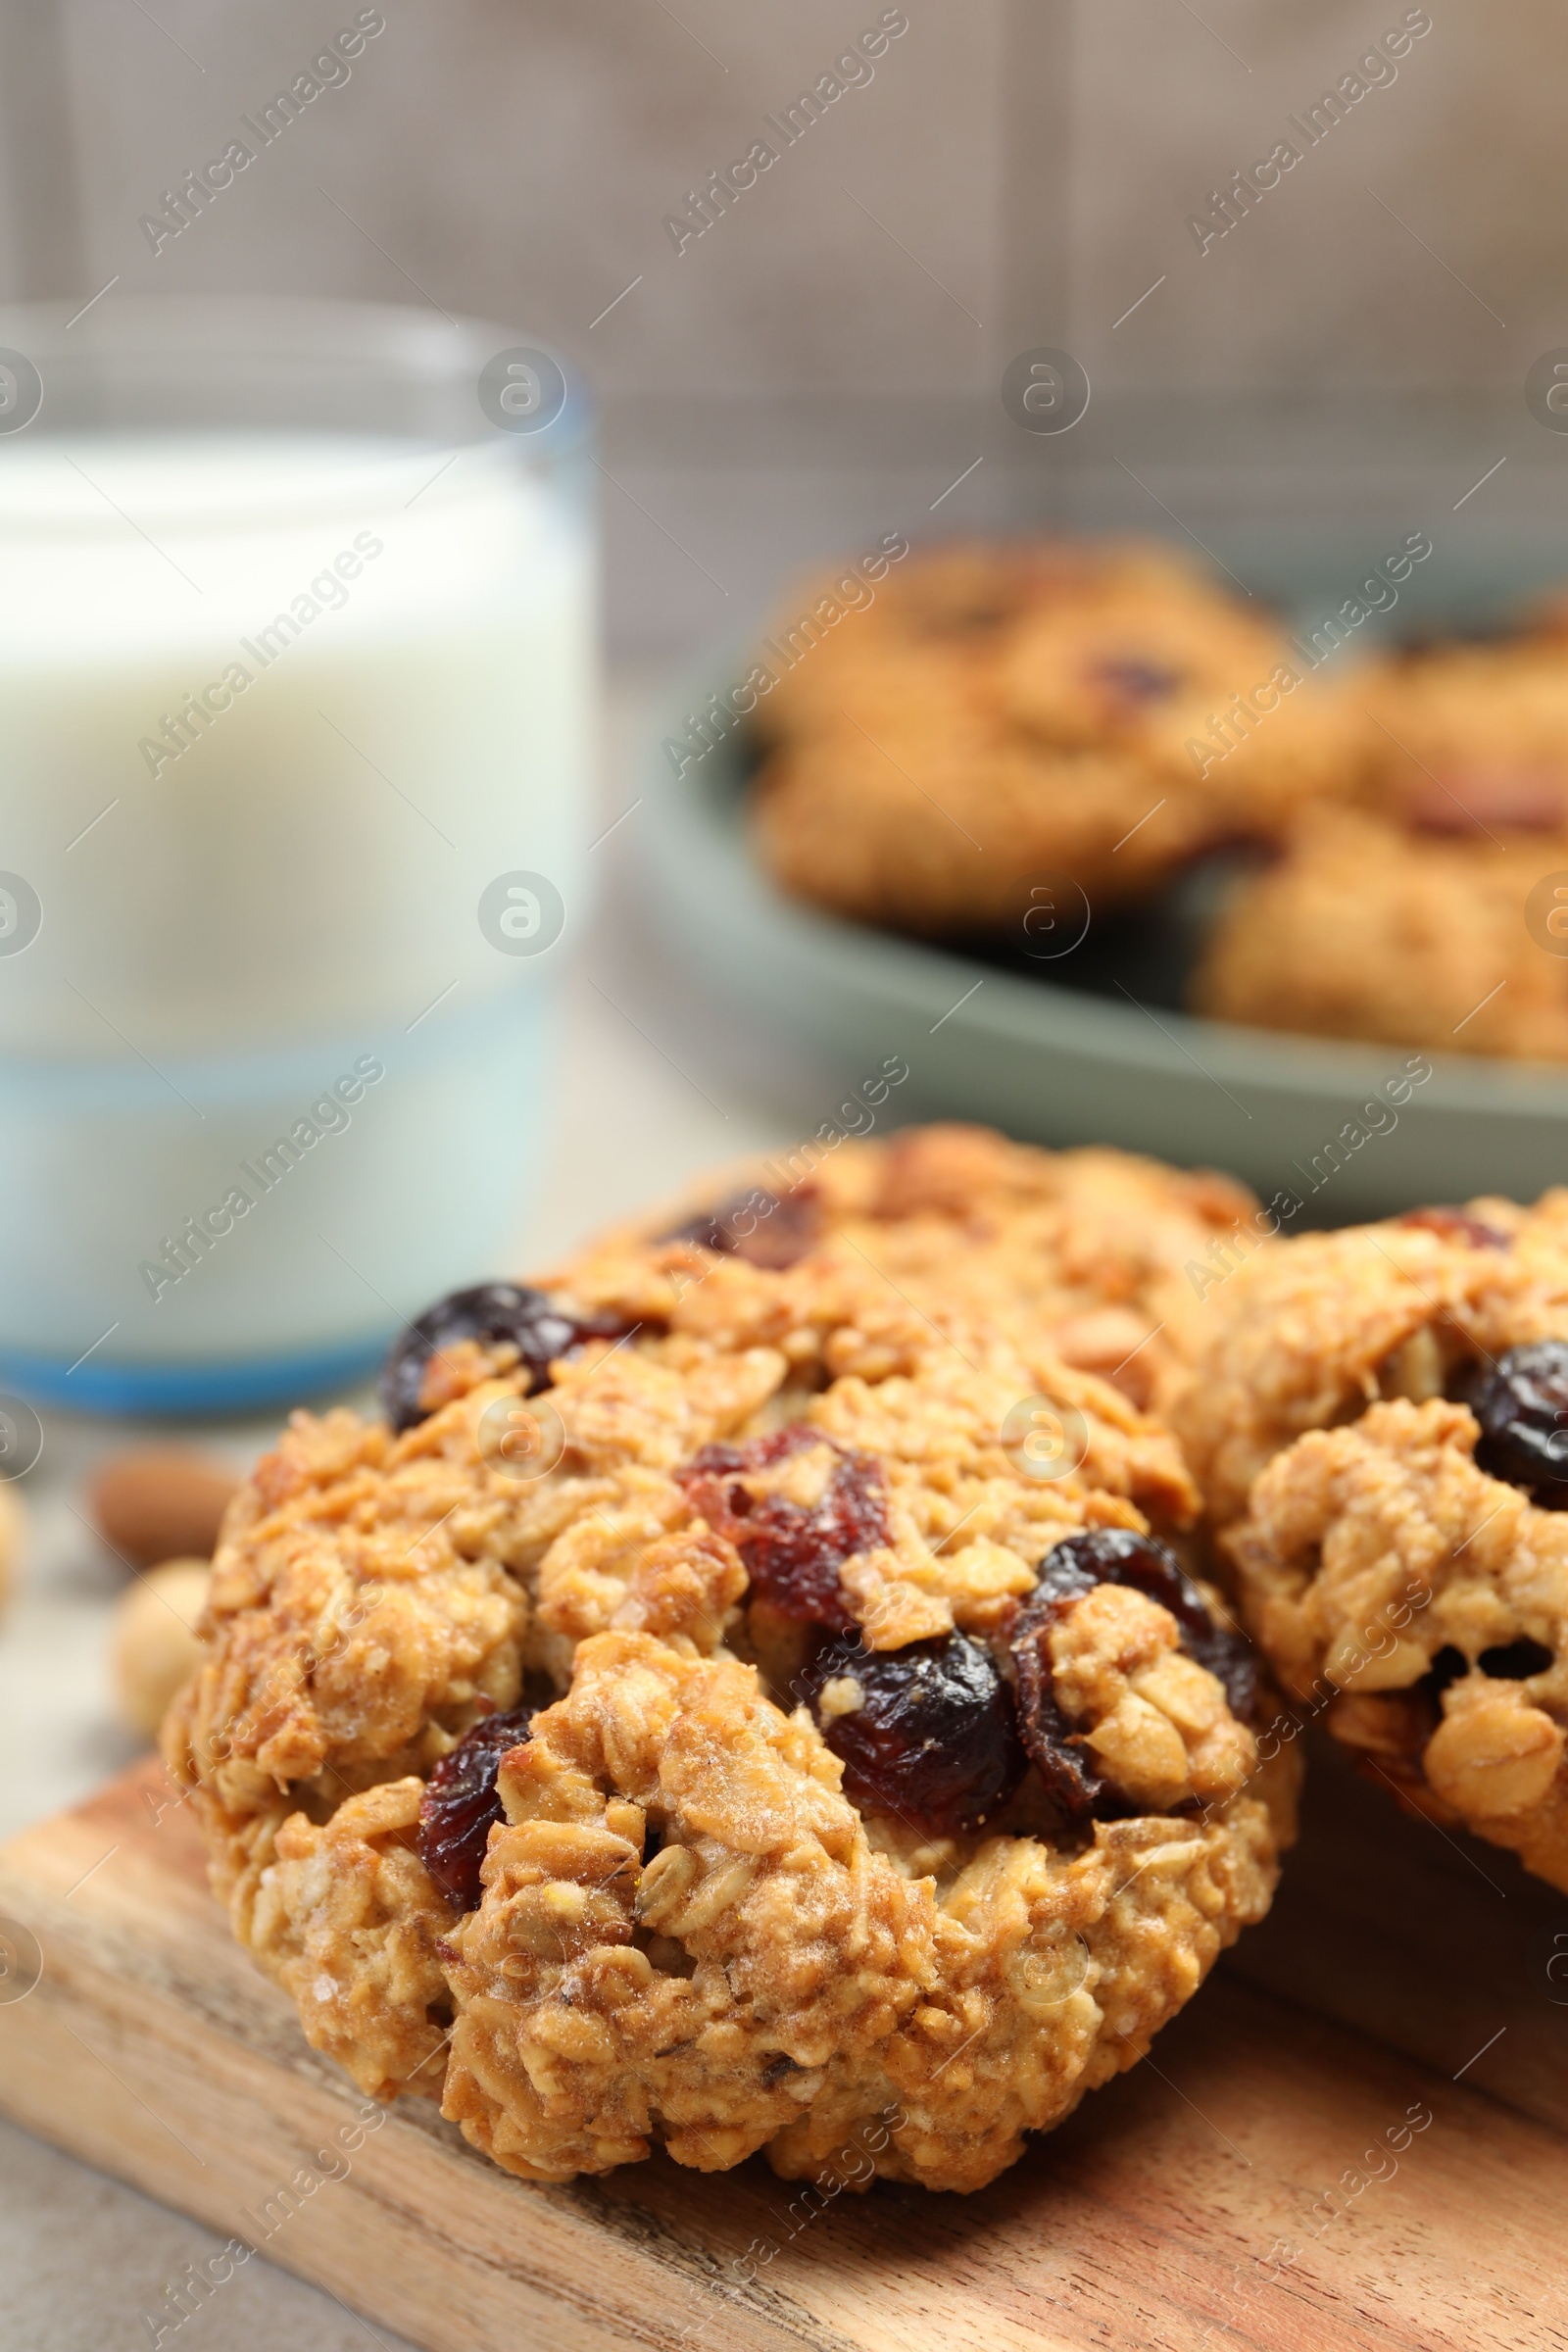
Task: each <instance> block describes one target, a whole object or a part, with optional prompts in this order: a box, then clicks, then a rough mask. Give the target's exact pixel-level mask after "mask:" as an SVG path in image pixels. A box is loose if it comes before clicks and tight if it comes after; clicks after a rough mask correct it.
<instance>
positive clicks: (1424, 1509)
mask: <svg viewBox="0 0 1568 2352" xmlns="http://www.w3.org/2000/svg"><path fill="white" fill-rule="evenodd" d="M1472 1394H1473V1397H1474V1410H1472V1409H1470V1408H1469V1407H1467V1406H1466V1405H1464V1404H1462V1403H1451V1402H1448V1401H1446V1400H1445V1399H1443V1398H1441V1397H1434V1398H1432V1399H1431V1400H1430V1401H1429V1402H1427V1403H1425V1404H1412V1403H1407V1402H1403V1401H1396V1402H1393V1403H1388V1404H1376V1405H1373V1406H1372V1407H1371V1408H1370V1409H1369V1410H1368V1411H1367V1412H1366V1413H1365V1414H1363V1415H1362V1417H1361V1419H1360V1420H1358V1421H1357V1422H1356V1423H1355V1424H1354V1425H1353V1426H1352V1427H1349V1428H1342V1429H1327V1430H1319V1431H1315V1432H1313V1433H1312V1434H1311V1435H1309V1436H1306V1437H1303V1438H1300V1439H1299V1440H1298V1442H1297V1443H1296V1444H1295V1445H1294V1446H1291V1447H1290V1448H1289V1449H1288V1450H1287V1451H1286V1452H1284V1453H1282V1454H1280V1455H1278V1456H1277V1457H1276V1459H1275V1460H1274V1461H1273V1462H1272V1463H1270V1465H1269V1467H1268V1468H1267V1469H1266V1470H1265V1471H1264V1472H1263V1474H1262V1476H1261V1477H1260V1478H1259V1479H1258V1480H1257V1482H1256V1484H1255V1486H1254V1487H1253V1489H1252V1494H1251V1501H1250V1508H1249V1510H1248V1513H1247V1515H1246V1517H1245V1518H1244V1519H1243V1520H1242V1522H1241V1523H1240V1524H1239V1525H1238V1526H1237V1527H1236V1528H1235V1529H1233V1530H1232V1532H1231V1534H1230V1535H1229V1537H1228V1538H1227V1539H1226V1544H1227V1548H1228V1550H1229V1551H1230V1553H1231V1556H1232V1558H1233V1560H1234V1562H1235V1564H1236V1568H1237V1572H1238V1575H1239V1579H1240V1591H1241V1593H1242V1596H1243V1601H1244V1605H1245V1607H1246V1610H1247V1614H1248V1616H1249V1618H1250V1622H1251V1624H1252V1626H1253V1629H1254V1631H1255V1633H1256V1635H1257V1638H1258V1640H1259V1642H1261V1644H1262V1646H1263V1647H1264V1649H1265V1650H1266V1651H1267V1653H1268V1655H1269V1657H1270V1658H1271V1660H1272V1661H1273V1663H1274V1665H1275V1667H1276V1668H1277V1670H1278V1672H1279V1675H1280V1679H1281V1681H1282V1683H1283V1685H1284V1687H1285V1690H1286V1691H1287V1692H1288V1693H1289V1694H1290V1695H1291V1696H1293V1697H1295V1698H1298V1699H1304V1700H1309V1701H1311V1702H1312V1704H1313V1706H1314V1709H1315V1708H1318V1707H1323V1708H1324V1709H1325V1710H1326V1711H1325V1714H1324V1720H1325V1722H1326V1723H1327V1725H1328V1728H1329V1730H1330V1731H1331V1732H1333V1733H1334V1734H1335V1735H1336V1736H1337V1737H1338V1738H1339V1739H1340V1740H1343V1741H1344V1742H1345V1744H1346V1745H1347V1746H1348V1747H1349V1748H1350V1749H1352V1750H1353V1751H1354V1752H1355V1754H1356V1755H1357V1757H1358V1759H1359V1760H1360V1761H1361V1762H1362V1764H1363V1765H1364V1767H1365V1769H1366V1770H1367V1772H1368V1773H1369V1774H1370V1775H1371V1776H1372V1777H1374V1778H1376V1779H1378V1780H1380V1781H1382V1782H1383V1783H1384V1784H1385V1785H1386V1786H1387V1787H1389V1788H1390V1789H1392V1790H1393V1792H1394V1793H1395V1794H1397V1795H1399V1796H1401V1797H1403V1798H1404V1800H1405V1801H1406V1802H1407V1803H1409V1804H1412V1805H1413V1806H1414V1807H1415V1808H1416V1809H1417V1810H1419V1811H1421V1812H1423V1813H1425V1814H1426V1815H1427V1816H1428V1817H1429V1818H1431V1819H1434V1820H1437V1821H1438V1822H1440V1823H1446V1824H1448V1825H1450V1826H1452V1825H1457V1824H1462V1825H1463V1826H1464V1827H1465V1828H1467V1829H1470V1830H1473V1831H1474V1832H1475V1833H1476V1834H1477V1835H1478V1836H1480V1837H1482V1838H1490V1839H1491V1840H1492V1841H1493V1843H1494V1844H1496V1845H1502V1846H1507V1847H1510V1848H1511V1849H1512V1850H1513V1851H1514V1852H1516V1853H1517V1854H1518V1855H1519V1858H1520V1860H1521V1861H1522V1862H1523V1863H1524V1864H1525V1866H1526V1868H1527V1869H1529V1870H1532V1871H1535V1872H1536V1873H1537V1874H1538V1875H1539V1876H1540V1877H1542V1878H1544V1879H1547V1880H1549V1881H1550V1883H1551V1884H1552V1885H1553V1886H1554V1887H1561V1888H1563V1889H1564V1890H1565V1891H1568V1771H1565V1770H1564V1749H1565V1745H1568V1517H1565V1516H1564V1512H1563V1506H1564V1505H1565V1504H1568V1343H1564V1342H1563V1341H1561V1340H1554V1341H1546V1342H1542V1343H1537V1344H1535V1345H1533V1346H1522V1347H1518V1348H1512V1349H1510V1350H1508V1351H1506V1352H1505V1353H1504V1354H1502V1355H1501V1356H1500V1357H1499V1358H1498V1359H1497V1361H1496V1363H1495V1365H1494V1366H1493V1367H1491V1368H1490V1369H1484V1370H1483V1372H1482V1374H1481V1375H1480V1377H1479V1378H1478V1379H1477V1380H1476V1381H1475V1383H1474V1385H1473V1390H1472ZM1478 1441H1479V1442H1478Z"/></svg>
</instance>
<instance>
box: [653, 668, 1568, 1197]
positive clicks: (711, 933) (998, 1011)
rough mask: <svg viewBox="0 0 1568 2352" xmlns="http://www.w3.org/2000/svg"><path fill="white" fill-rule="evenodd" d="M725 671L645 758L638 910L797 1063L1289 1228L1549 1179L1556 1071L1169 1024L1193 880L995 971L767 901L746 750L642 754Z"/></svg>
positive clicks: (777, 899) (1564, 1175) (1563, 1100)
mask: <svg viewBox="0 0 1568 2352" xmlns="http://www.w3.org/2000/svg"><path fill="white" fill-rule="evenodd" d="M738 674H744V673H743V671H740V672H737V671H736V670H734V669H733V668H732V667H724V668H720V667H719V666H718V665H717V664H715V665H714V674H713V676H705V677H704V678H703V679H702V680H700V681H699V682H697V683H696V684H695V685H694V688H693V691H692V692H691V694H690V695H689V696H688V697H686V698H684V699H682V700H681V701H680V702H679V703H678V704H677V705H675V706H674V708H673V710H672V711H671V714H670V718H669V721H668V723H667V724H666V725H665V726H663V727H662V728H661V729H660V731H659V734H658V736H657V737H656V738H655V740H654V742H653V744H652V746H651V747H650V753H649V758H648V763H647V774H646V777H645V779H644V784H643V790H644V792H645V794H646V796H647V798H648V801H649V803H650V806H651V809H653V810H654V811H655V812H656V815H657V821H656V823H655V824H653V825H651V826H650V827H649V833H648V838H649V839H650V840H651V842H652V845H653V847H652V852H651V862H652V866H653V871H652V872H651V873H650V874H649V876H648V881H649V883H650V885H651V887H650V889H649V892H648V903H649V905H650V907H651V908H652V910H653V915H652V919H653V920H654V921H655V923H656V925H657V926H658V927H659V929H660V930H661V932H662V936H663V937H664V939H665V942H666V944H667V946H668V947H669V949H670V950H671V952H672V953H673V954H675V955H676V956H678V957H679V958H680V959H681V960H682V961H683V962H684V963H685V964H686V965H687V966H688V967H690V968H691V969H692V970H693V971H694V972H695V973H696V975H697V977H698V978H699V979H700V980H701V981H702V983H703V984H704V985H705V986H706V987H708V988H710V989H711V990H712V991H714V992H715V993H716V994H717V995H718V996H719V997H720V998H721V1000H722V1001H723V1002H724V1003H725V1004H726V1005H730V1006H732V1007H737V1008H739V1009H741V1010H742V1011H743V1012H744V1013H745V1014H746V1015H747V1016H748V1017H750V1018H752V1019H754V1020H755V1021H756V1023H757V1024H758V1027H759V1030H760V1032H761V1033H762V1034H764V1035H772V1036H775V1037H777V1036H780V1035H781V1034H782V1035H784V1036H787V1037H788V1038H789V1039H790V1040H792V1041H793V1042H795V1043H797V1044H799V1045H803V1046H805V1047H807V1048H808V1049H809V1050H810V1051H811V1052H812V1054H813V1055H814V1056H816V1057H818V1058H820V1059H821V1060H822V1061H823V1062H824V1063H825V1064H826V1066H827V1067H828V1068H830V1069H831V1070H832V1071H833V1072H834V1073H835V1074H836V1075H837V1076H839V1077H842V1079H843V1080H844V1081H845V1083H846V1084H853V1083H854V1080H855V1078H856V1076H857V1074H863V1072H865V1071H866V1070H874V1069H875V1068H876V1067H877V1066H878V1065H879V1064H880V1063H881V1061H882V1060H883V1059H884V1058H885V1057H886V1056H887V1055H889V1054H899V1055H902V1056H903V1058H904V1059H905V1060H906V1061H907V1063H908V1066H909V1073H910V1074H909V1078H908V1081H907V1085H906V1086H905V1087H904V1088H903V1089H902V1090H901V1094H900V1097H899V1103H900V1115H901V1117H903V1116H918V1117H925V1118H931V1117H941V1118H959V1119H977V1120H983V1121H986V1122H988V1123H990V1124H992V1125H995V1126H998V1127H1001V1128H1004V1129H1005V1130H1006V1131H1007V1133H1008V1134H1011V1135H1015V1136H1021V1137H1026V1138H1028V1139H1030V1140H1032V1141H1036V1142H1040V1143H1048V1144H1082V1143H1107V1144H1119V1145H1122V1146H1125V1147H1126V1148H1127V1149H1129V1150H1133V1151H1139V1152H1155V1153H1157V1154H1158V1155H1159V1156H1160V1157H1161V1158H1164V1159H1170V1160H1175V1161H1177V1162H1180V1163H1182V1164H1184V1165H1199V1164H1201V1165H1206V1166H1211V1167H1220V1168H1226V1169H1229V1170H1231V1171H1232V1172H1233V1173H1235V1174H1236V1175H1239V1176H1241V1177H1244V1178H1245V1179H1246V1180H1247V1182H1248V1183H1250V1184H1251V1185H1252V1186H1254V1187H1255V1189H1256V1190H1257V1191H1258V1192H1259V1193H1260V1194H1261V1195H1262V1197H1263V1198H1264V1199H1265V1200H1270V1199H1272V1198H1273V1197H1274V1196H1275V1195H1276V1194H1277V1193H1281V1192H1287V1193H1290V1194H1292V1195H1294V1196H1295V1198H1296V1199H1297V1200H1298V1201H1300V1202H1301V1204H1302V1206H1301V1210H1300V1222H1302V1223H1333V1224H1339V1223H1345V1222H1348V1221H1353V1220H1354V1219H1356V1218H1358V1217H1365V1216H1374V1215H1384V1214H1386V1213H1388V1212H1389V1211H1391V1210H1397V1209H1400V1208H1407V1207H1410V1206H1411V1205H1413V1204H1415V1203H1417V1202H1421V1201H1463V1200H1467V1199H1469V1198H1471V1197H1472V1196H1474V1195H1475V1194H1478V1193H1505V1194H1509V1195H1511V1196H1513V1197H1514V1198H1515V1199H1519V1200H1532V1199H1534V1198H1535V1196H1536V1195H1537V1194H1538V1193H1540V1192H1541V1191H1543V1190H1544V1187H1545V1186H1547V1185H1549V1184H1552V1183H1556V1182H1560V1181H1564V1180H1568V1072H1560V1071H1558V1070H1557V1069H1555V1068H1554V1067H1550V1066H1547V1065H1544V1064H1539V1063H1520V1064H1504V1063H1498V1062H1495V1061H1482V1060H1480V1059H1467V1058H1465V1057H1463V1056H1460V1055H1457V1054H1452V1055H1438V1054H1434V1055H1431V1056H1430V1057H1426V1056H1423V1055H1420V1054H1406V1053H1405V1051H1404V1050H1403V1049H1401V1048H1399V1047H1396V1046H1369V1047H1360V1046H1342V1045H1334V1044H1330V1043H1327V1042H1325V1043H1323V1044H1316V1043H1314V1042H1312V1041H1310V1040H1302V1039H1299V1038H1294V1037H1284V1036H1277V1035H1274V1034H1271V1033H1267V1032H1264V1031H1261V1030H1256V1029H1240V1028H1233V1027H1230V1026H1228V1025H1226V1024H1223V1023H1220V1022H1215V1021H1203V1020H1196V1019H1194V1018H1192V1017H1191V1016H1190V1015H1188V1014H1186V1013H1184V1012H1181V1011H1180V1010H1178V1009H1176V1005H1177V1004H1178V1002H1179V999H1180V993H1181V977H1182V969H1183V966H1184V964H1185V962H1186V960H1187V959H1188V957H1189V956H1190V953H1191V948H1192V941H1193V932H1194V927H1195V924H1196V923H1197V922H1198V921H1199V920H1201V912H1202V894H1203V884H1202V880H1201V878H1200V880H1199V882H1198V884H1197V885H1196V887H1194V886H1189V888H1188V889H1187V891H1186V893H1185V894H1184V895H1182V896H1181V897H1180V898H1179V899H1178V901H1177V903H1175V904H1174V905H1172V906H1171V907H1167V908H1166V909H1164V910H1163V911H1162V913H1161V915H1160V916H1159V917H1158V918H1157V919H1155V920H1150V919H1149V918H1140V919H1139V920H1138V921H1137V922H1136V923H1134V922H1131V921H1127V920H1124V921H1123V922H1122V923H1120V924H1117V925H1113V926H1106V925H1103V924H1102V925H1101V926H1100V928H1099V930H1098V931H1097V930H1096V927H1095V925H1094V924H1093V923H1091V925H1090V931H1089V934H1088V936H1086V937H1085V938H1084V940H1083V941H1082V943H1081V945H1080V946H1079V947H1077V948H1074V949H1073V950H1072V951H1071V952H1070V953H1069V954H1067V955H1063V956H1057V957H1055V958H1054V959H1048V958H1040V959H1038V960H1036V959H1032V958H1031V957H1030V956H1027V955H1025V954H1024V953H1023V952H1022V950H1021V949H1020V952H1019V954H1018V955H1017V956H1016V958H1015V959H1014V961H1013V963H1012V964H1011V965H1008V964H1007V963H1005V962H1003V961H1000V960H997V959H996V958H994V957H993V956H990V955H987V954H976V955H974V956H970V955H966V954H963V953H960V952H955V951H954V950H951V949H948V948H933V947H927V946H924V945H921V944H919V943H918V942H915V941H911V940H906V939H901V938H898V937H896V936H894V935H892V934H890V933H886V932H881V931H875V930H871V929H868V928H866V927H864V926H862V925H859V924H856V923H848V922H841V921H839V920H837V919H835V918H833V917H831V916H829V915H825V914H819V913H816V912H814V911H813V910H812V909H811V908H810V907H807V906H804V905H802V904H801V903H799V902H797V901H795V900H792V899H788V898H786V897H784V896H783V895H782V894H781V893H780V892H779V891H778V890H776V889H775V888H774V886H773V885H772V883H771V882H770V881H769V879H768V878H767V876H766V874H765V873H764V872H763V871H762V870H761V868H760V865H759V864H758V862H757V861H756V860H755V859H754V858H753V857H752V855H751V851H750V847H749V842H748V836H747V826H746V801H747V794H748V791H749V787H750V764H749V761H748V759H747V756H746V751H745V747H744V745H743V744H742V743H741V742H739V741H738V740H737V738H736V737H734V736H731V737H730V738H729V739H728V740H727V741H725V742H723V743H721V744H719V745H717V746H716V747H715V748H714V749H713V750H711V752H709V753H708V754H707V755H706V756H705V757H704V758H703V759H701V760H696V761H694V762H693V763H692V764H691V765H689V766H688V767H687V769H686V771H685V773H684V774H683V775H679V776H677V775H676V774H675V773H674V768H673V762H672V760H671V759H670V757H669V756H668V755H667V754H666V752H665V751H664V749H663V743H664V740H665V738H666V737H668V736H670V735H678V734H683V733H685V731H686V730H685V725H684V722H683V720H682V719H681V718H680V717H679V715H678V713H680V712H685V711H700V710H701V709H702V708H703V704H704V701H705V700H706V698H707V695H708V693H709V691H710V688H711V686H712V685H713V684H714V683H715V679H716V682H717V683H719V684H722V683H723V682H724V680H725V679H726V678H727V677H731V676H734V675H738ZM1056 913H1057V915H1058V917H1059V918H1061V919H1062V920H1064V921H1066V920H1067V919H1068V917H1069V916H1070V908H1069V907H1067V906H1066V905H1065V903H1064V904H1063V905H1062V906H1061V907H1057V909H1056ZM1069 927H1070V925H1069ZM1051 937H1052V934H1051V933H1050V932H1049V931H1048V932H1046V933H1045V938H1046V942H1047V944H1048V945H1049V944H1050V940H1051ZM1069 978H1070V981H1071V985H1068V980H1069ZM1422 1071H1426V1072H1427V1073H1428V1074H1427V1075H1426V1076H1425V1077H1424V1078H1423V1077H1421V1076H1420V1075H1419V1073H1420V1072H1422ZM1412 1072H1413V1073H1414V1075H1413V1076H1412Z"/></svg>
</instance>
